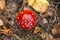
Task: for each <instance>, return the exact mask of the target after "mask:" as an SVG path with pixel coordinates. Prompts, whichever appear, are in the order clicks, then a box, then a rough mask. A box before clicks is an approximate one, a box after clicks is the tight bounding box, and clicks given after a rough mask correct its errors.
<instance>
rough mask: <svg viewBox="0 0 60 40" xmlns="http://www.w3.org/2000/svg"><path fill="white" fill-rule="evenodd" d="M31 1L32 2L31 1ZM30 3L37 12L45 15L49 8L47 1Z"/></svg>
mask: <svg viewBox="0 0 60 40" xmlns="http://www.w3.org/2000/svg"><path fill="white" fill-rule="evenodd" d="M30 1H31V0H30ZM30 1H28V3H29V6H31V7H33V8H34V9H35V10H36V11H37V12H40V13H44V12H46V11H47V9H48V7H49V2H48V1H47V0H35V1H34V0H32V1H31V2H30Z"/></svg>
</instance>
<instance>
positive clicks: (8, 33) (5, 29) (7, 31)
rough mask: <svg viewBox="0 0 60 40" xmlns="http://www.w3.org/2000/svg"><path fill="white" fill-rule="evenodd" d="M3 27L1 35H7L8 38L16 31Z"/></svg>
mask: <svg viewBox="0 0 60 40" xmlns="http://www.w3.org/2000/svg"><path fill="white" fill-rule="evenodd" d="M2 27H3V29H0V34H5V35H7V36H9V35H10V33H11V32H12V31H13V30H14V29H13V28H9V29H8V28H6V26H5V25H4V26H2Z"/></svg>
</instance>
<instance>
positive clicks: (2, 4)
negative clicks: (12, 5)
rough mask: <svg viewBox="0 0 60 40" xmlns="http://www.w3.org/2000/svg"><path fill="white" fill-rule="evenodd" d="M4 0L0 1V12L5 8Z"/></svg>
mask: <svg viewBox="0 0 60 40" xmlns="http://www.w3.org/2000/svg"><path fill="white" fill-rule="evenodd" d="M5 5H6V4H5V0H0V10H3V9H4V8H5Z"/></svg>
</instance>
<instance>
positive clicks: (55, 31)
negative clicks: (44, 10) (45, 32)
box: [52, 25, 60, 35]
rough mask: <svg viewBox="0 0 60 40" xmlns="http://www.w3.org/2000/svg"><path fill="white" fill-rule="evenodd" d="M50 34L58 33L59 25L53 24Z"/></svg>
mask: <svg viewBox="0 0 60 40" xmlns="http://www.w3.org/2000/svg"><path fill="white" fill-rule="evenodd" d="M52 34H53V35H56V34H60V25H53V29H52Z"/></svg>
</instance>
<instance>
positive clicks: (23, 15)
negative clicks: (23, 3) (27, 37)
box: [16, 10, 37, 30]
mask: <svg viewBox="0 0 60 40" xmlns="http://www.w3.org/2000/svg"><path fill="white" fill-rule="evenodd" d="M36 18H37V16H36V14H35V13H34V12H33V11H32V10H22V11H20V12H18V15H17V17H16V22H17V24H18V26H19V28H22V29H23V30H31V29H32V28H34V26H35V25H36V23H37V20H36Z"/></svg>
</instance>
